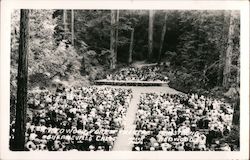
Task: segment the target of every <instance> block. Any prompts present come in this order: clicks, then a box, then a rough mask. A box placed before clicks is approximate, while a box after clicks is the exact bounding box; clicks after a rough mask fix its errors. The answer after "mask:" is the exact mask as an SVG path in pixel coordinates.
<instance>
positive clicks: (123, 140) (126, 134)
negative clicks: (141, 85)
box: [113, 89, 141, 151]
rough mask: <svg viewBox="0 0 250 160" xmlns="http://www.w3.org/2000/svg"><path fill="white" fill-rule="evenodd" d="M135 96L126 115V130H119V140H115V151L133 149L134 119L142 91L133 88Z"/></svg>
mask: <svg viewBox="0 0 250 160" xmlns="http://www.w3.org/2000/svg"><path fill="white" fill-rule="evenodd" d="M132 91H133V98H132V100H131V102H130V105H129V108H128V111H127V114H126V117H125V119H124V130H122V131H121V132H119V134H118V137H117V140H116V141H115V145H114V148H113V150H114V151H131V149H132V147H133V144H132V140H133V136H134V135H133V133H134V131H135V124H134V120H135V117H136V112H137V108H138V104H139V100H140V94H141V93H140V92H138V91H137V90H136V89H132Z"/></svg>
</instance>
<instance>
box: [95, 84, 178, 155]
mask: <svg viewBox="0 0 250 160" xmlns="http://www.w3.org/2000/svg"><path fill="white" fill-rule="evenodd" d="M96 87H112V88H127V89H132V93H133V97H132V99H131V102H130V104H129V108H128V110H127V114H126V117H125V119H124V129H123V130H121V131H120V132H119V133H118V136H117V140H116V141H115V144H114V148H113V151H132V148H133V143H132V140H133V137H134V134H133V133H134V132H135V127H136V126H135V124H134V121H135V118H136V112H137V109H138V104H139V102H140V95H141V94H142V93H151V92H154V93H170V94H178V93H181V92H178V91H176V90H174V89H172V88H170V87H166V86H165V87H142V86H138V87H134V86H109V85H100V86H99V85H96Z"/></svg>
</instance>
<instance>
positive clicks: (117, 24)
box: [115, 10, 119, 55]
mask: <svg viewBox="0 0 250 160" xmlns="http://www.w3.org/2000/svg"><path fill="white" fill-rule="evenodd" d="M115 24H116V28H115V54H116V55H117V48H118V33H119V10H117V11H116V22H115Z"/></svg>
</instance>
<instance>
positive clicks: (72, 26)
mask: <svg viewBox="0 0 250 160" xmlns="http://www.w3.org/2000/svg"><path fill="white" fill-rule="evenodd" d="M74 20H75V17H74V10H73V9H72V10H71V44H72V46H74V37H75V34H74Z"/></svg>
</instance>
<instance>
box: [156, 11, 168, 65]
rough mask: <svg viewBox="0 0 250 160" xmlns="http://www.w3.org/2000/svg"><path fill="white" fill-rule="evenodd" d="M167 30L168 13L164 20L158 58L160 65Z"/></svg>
mask: <svg viewBox="0 0 250 160" xmlns="http://www.w3.org/2000/svg"><path fill="white" fill-rule="evenodd" d="M166 29H167V13H165V18H164V24H163V27H162V32H161V41H160V49H159V56H158V63H159V64H160V62H161V58H162V47H163V42H164V38H165V34H166Z"/></svg>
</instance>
